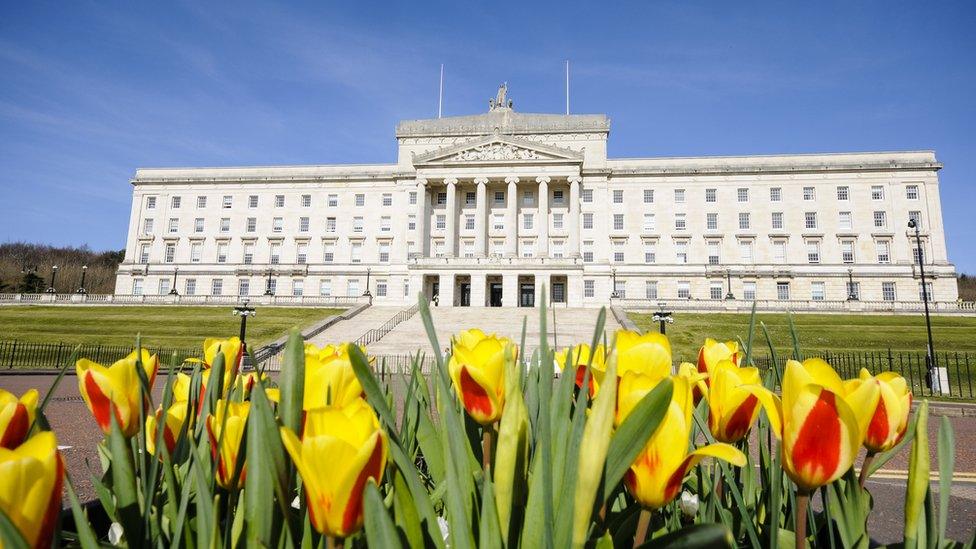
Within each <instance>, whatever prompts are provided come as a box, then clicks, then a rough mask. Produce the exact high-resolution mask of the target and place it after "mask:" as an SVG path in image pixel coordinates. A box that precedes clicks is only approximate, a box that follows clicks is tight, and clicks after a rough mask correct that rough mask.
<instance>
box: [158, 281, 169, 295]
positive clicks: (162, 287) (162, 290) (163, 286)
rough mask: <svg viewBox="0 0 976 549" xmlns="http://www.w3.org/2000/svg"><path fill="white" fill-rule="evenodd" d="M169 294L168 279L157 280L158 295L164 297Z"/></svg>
mask: <svg viewBox="0 0 976 549" xmlns="http://www.w3.org/2000/svg"><path fill="white" fill-rule="evenodd" d="M168 293H169V279H168V278H160V279H159V295H166V294H168Z"/></svg>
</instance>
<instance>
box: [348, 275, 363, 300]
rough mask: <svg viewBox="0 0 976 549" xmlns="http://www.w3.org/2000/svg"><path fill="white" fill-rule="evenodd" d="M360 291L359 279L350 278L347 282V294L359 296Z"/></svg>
mask: <svg viewBox="0 0 976 549" xmlns="http://www.w3.org/2000/svg"><path fill="white" fill-rule="evenodd" d="M359 293H360V292H359V279H357V278H351V279H349V282H347V283H346V295H348V296H349V297H358V296H359Z"/></svg>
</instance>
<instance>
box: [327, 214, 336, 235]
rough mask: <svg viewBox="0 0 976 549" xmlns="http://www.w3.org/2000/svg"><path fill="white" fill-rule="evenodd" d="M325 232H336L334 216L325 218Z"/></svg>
mask: <svg viewBox="0 0 976 549" xmlns="http://www.w3.org/2000/svg"><path fill="white" fill-rule="evenodd" d="M325 232H327V233H334V232H336V218H334V217H326V218H325Z"/></svg>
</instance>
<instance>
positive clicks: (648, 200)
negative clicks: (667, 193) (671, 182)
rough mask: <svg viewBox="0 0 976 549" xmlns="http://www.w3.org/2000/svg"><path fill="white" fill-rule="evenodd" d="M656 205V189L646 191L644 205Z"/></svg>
mask: <svg viewBox="0 0 976 549" xmlns="http://www.w3.org/2000/svg"><path fill="white" fill-rule="evenodd" d="M653 203H654V189H644V204H653Z"/></svg>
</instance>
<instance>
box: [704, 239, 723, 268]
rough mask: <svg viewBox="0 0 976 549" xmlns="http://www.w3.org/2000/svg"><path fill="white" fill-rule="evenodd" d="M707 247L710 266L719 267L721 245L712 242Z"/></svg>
mask: <svg viewBox="0 0 976 549" xmlns="http://www.w3.org/2000/svg"><path fill="white" fill-rule="evenodd" d="M707 247H708V264H709V265H718V264H719V263H720V257H719V243H718V242H715V241H712V242H709V243H708V245H707Z"/></svg>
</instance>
